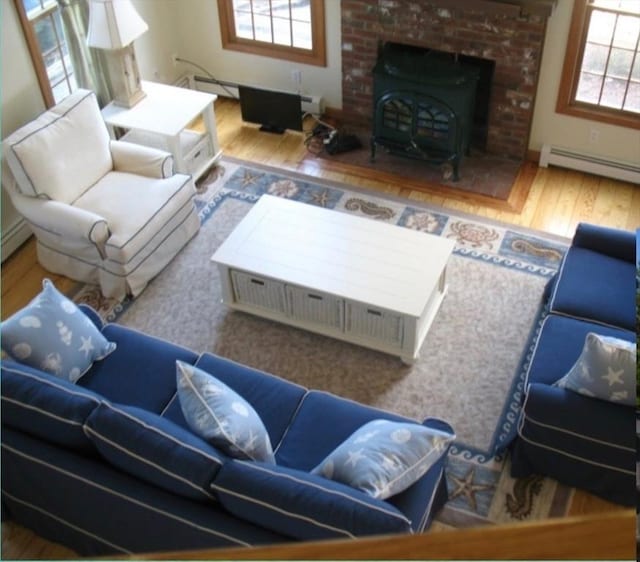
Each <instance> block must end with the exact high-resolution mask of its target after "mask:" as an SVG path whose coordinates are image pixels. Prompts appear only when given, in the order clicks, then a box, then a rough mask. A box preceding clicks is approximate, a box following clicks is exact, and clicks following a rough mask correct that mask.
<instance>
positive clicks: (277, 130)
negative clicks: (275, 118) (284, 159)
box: [258, 125, 287, 135]
mask: <svg viewBox="0 0 640 562" xmlns="http://www.w3.org/2000/svg"><path fill="white" fill-rule="evenodd" d="M258 130H259V131H262V132H264V133H273V134H276V135H284V132H285V131H286V130H287V129H286V128H285V127H278V125H262V126H261V127H260V129H258Z"/></svg>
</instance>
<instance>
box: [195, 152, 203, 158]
mask: <svg viewBox="0 0 640 562" xmlns="http://www.w3.org/2000/svg"><path fill="white" fill-rule="evenodd" d="M201 152H202V150H198V152H196V153H195V154H194V155H193V157H194V158H197V157H198V156H200V153H201Z"/></svg>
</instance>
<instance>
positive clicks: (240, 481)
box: [211, 460, 411, 540]
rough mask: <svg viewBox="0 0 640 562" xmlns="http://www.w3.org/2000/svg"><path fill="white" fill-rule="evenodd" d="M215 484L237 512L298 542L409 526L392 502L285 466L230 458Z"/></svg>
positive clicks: (398, 530)
mask: <svg viewBox="0 0 640 562" xmlns="http://www.w3.org/2000/svg"><path fill="white" fill-rule="evenodd" d="M211 486H212V488H213V489H214V490H215V491H216V493H217V495H218V498H219V500H220V503H221V504H222V505H223V506H224V507H225V508H226V509H227V510H228V511H230V512H231V513H233V514H234V515H236V516H238V517H240V518H242V519H246V520H248V521H251V522H253V523H256V524H258V525H260V526H263V527H265V528H267V529H270V530H272V531H275V532H278V533H281V534H283V535H287V536H290V537H293V538H296V539H300V540H318V539H324V538H336V537H340V538H346V537H349V538H352V537H356V536H362V535H370V534H384V533H403V532H404V533H406V532H409V531H410V530H411V526H410V521H409V520H408V519H407V517H406V516H405V515H403V514H402V513H401V512H400V511H399V510H398V509H396V508H395V507H393V506H392V505H390V504H388V503H386V502H383V501H381V500H378V499H375V498H372V497H370V496H368V495H367V494H364V493H363V492H360V491H358V490H355V489H353V488H351V487H349V486H345V485H344V484H340V483H339V482H333V481H331V480H327V479H326V478H322V477H319V476H315V475H312V474H309V473H306V472H302V471H299V470H295V469H290V468H286V467H283V466H277V465H270V464H266V463H261V462H247V461H238V460H232V461H230V462H228V463H225V465H224V466H223V467H222V468H221V469H220V472H218V474H217V476H216V478H215V480H214V482H213V483H212V485H211Z"/></svg>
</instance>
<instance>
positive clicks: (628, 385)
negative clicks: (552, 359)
mask: <svg viewBox="0 0 640 562" xmlns="http://www.w3.org/2000/svg"><path fill="white" fill-rule="evenodd" d="M636 354H637V349H636V345H635V344H634V343H631V342H629V341H625V340H621V339H618V338H611V337H607V336H601V335H598V334H594V333H593V332H589V333H588V334H587V337H586V339H585V341H584V348H583V349H582V353H581V354H580V357H578V360H577V361H576V363H575V365H574V366H573V367H571V370H570V371H569V372H568V373H567V374H566V375H565V376H564V377H562V378H561V379H560V380H559V381H557V382H556V383H555V385H556V386H558V387H560V388H566V389H567V390H573V391H574V392H578V393H579V394H583V395H585V396H590V397H592V398H599V399H601V400H608V401H609V402H616V403H619V404H624V405H626V406H635V403H636Z"/></svg>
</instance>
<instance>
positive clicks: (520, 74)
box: [341, 0, 549, 159]
mask: <svg viewBox="0 0 640 562" xmlns="http://www.w3.org/2000/svg"><path fill="white" fill-rule="evenodd" d="M516 4H520V5H516ZM541 4H544V6H542V9H541ZM548 7H549V6H548V2H542V3H535V2H534V1H529V2H526V1H524V2H523V1H522V0H521V1H520V2H511V3H509V2H504V1H503V2H500V1H498V0H495V1H491V0H475V1H473V2H472V1H469V0H467V1H464V0H448V1H436V0H410V1H406V0H342V2H341V10H342V74H343V79H342V104H343V105H342V113H343V115H344V116H345V118H351V119H352V120H353V121H360V122H367V121H370V120H371V117H372V92H373V80H372V75H371V69H372V68H373V66H374V64H375V61H376V56H377V52H378V45H379V44H380V42H385V41H395V42H398V43H406V44H410V45H415V46H420V47H426V48H429V49H437V50H441V51H447V52H451V53H459V54H464V55H470V56H474V57H479V58H485V59H491V60H494V61H495V71H494V77H493V85H492V93H491V101H490V107H489V129H488V136H487V146H486V150H487V152H489V153H491V154H498V155H502V156H507V157H509V158H514V159H524V157H525V155H526V152H527V147H528V140H529V131H530V128H531V120H532V117H533V107H534V98H535V93H536V87H537V82H538V73H539V67H540V59H541V57H542V47H543V44H544V36H545V30H546V22H547V17H548Z"/></svg>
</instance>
